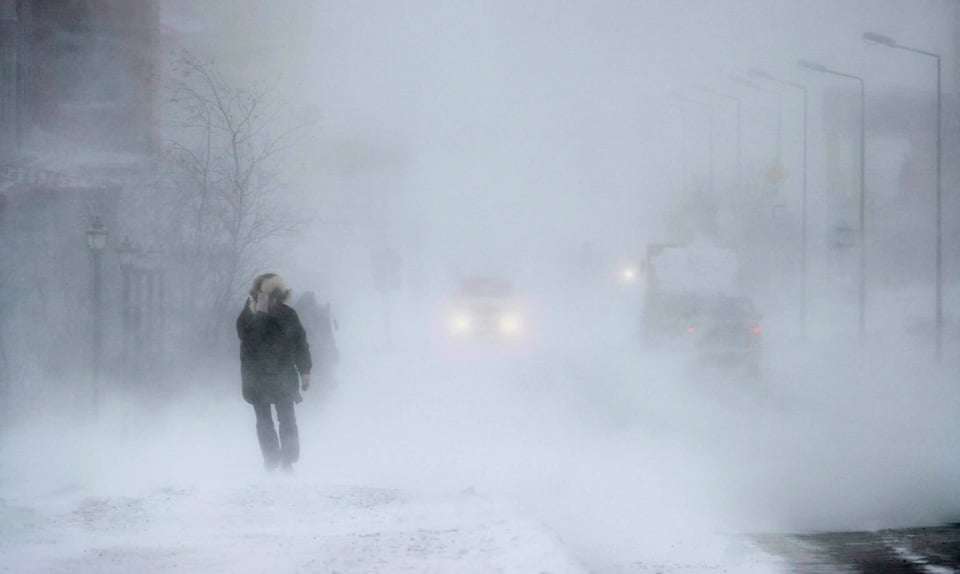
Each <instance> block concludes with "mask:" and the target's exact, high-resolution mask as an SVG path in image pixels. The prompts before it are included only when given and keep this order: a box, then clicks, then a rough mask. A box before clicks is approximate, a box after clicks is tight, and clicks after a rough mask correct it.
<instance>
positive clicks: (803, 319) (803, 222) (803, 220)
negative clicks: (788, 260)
mask: <svg viewBox="0 0 960 574" xmlns="http://www.w3.org/2000/svg"><path fill="white" fill-rule="evenodd" d="M747 73H748V74H749V75H750V77H751V78H755V79H758V80H766V81H768V82H773V83H775V84H780V85H782V86H788V87H791V88H795V89H798V90H800V92H801V93H802V94H803V191H802V194H801V200H800V229H801V231H800V326H801V328H802V329H803V330H804V331H806V327H807V251H808V245H807V86H805V85H803V84H799V83H797V82H791V81H789V80H783V79H780V78H777V77H775V76H773V75H771V74H769V73H768V72H765V71H763V70H750V71H749V72H747Z"/></svg>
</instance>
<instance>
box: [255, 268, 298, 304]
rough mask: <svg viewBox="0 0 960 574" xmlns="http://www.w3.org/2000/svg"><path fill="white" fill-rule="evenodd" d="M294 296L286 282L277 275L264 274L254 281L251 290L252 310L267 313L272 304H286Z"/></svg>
mask: <svg viewBox="0 0 960 574" xmlns="http://www.w3.org/2000/svg"><path fill="white" fill-rule="evenodd" d="M292 296H293V291H292V290H291V289H290V288H289V287H287V283H286V281H284V280H283V277H280V276H279V275H277V274H276V273H264V274H263V275H258V276H257V277H256V278H255V279H254V280H253V286H252V288H251V289H250V309H251V310H252V311H257V310H260V311H265V310H266V309H267V308H268V306H269V305H270V304H272V303H286V302H287V301H289V300H290V297H292Z"/></svg>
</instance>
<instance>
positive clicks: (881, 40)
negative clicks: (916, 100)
mask: <svg viewBox="0 0 960 574" xmlns="http://www.w3.org/2000/svg"><path fill="white" fill-rule="evenodd" d="M863 41H864V42H867V43H868V44H876V45H878V46H886V47H888V48H894V49H896V50H904V51H906V52H913V53H914V54H921V55H923V56H928V57H930V58H934V59H935V60H936V61H937V196H936V197H937V199H936V204H937V239H936V295H935V296H934V298H935V303H934V305H935V309H936V311H935V313H936V315H935V317H936V319H935V322H936V346H937V361H938V362H939V361H941V360H942V359H943V209H942V207H943V191H942V188H941V183H940V182H941V177H940V162H941V158H942V157H943V146H942V129H943V128H942V126H943V117H942V113H943V103H942V94H941V92H940V86H941V83H942V74H941V67H940V54H936V53H934V52H928V51H926V50H920V49H918V48H911V47H909V46H903V45H901V44H899V43H898V42H897V41H896V40H894V39H893V38H890V37H887V36H883V35H881V34H876V33H874V32H864V34H863Z"/></svg>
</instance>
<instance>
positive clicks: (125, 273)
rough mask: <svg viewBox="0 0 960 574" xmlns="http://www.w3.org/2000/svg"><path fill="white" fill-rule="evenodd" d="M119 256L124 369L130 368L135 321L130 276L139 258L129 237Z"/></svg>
mask: <svg viewBox="0 0 960 574" xmlns="http://www.w3.org/2000/svg"><path fill="white" fill-rule="evenodd" d="M117 255H118V256H119V257H120V274H121V276H122V281H123V293H122V298H123V306H122V307H121V314H122V318H123V320H122V323H123V363H124V369H127V368H129V363H130V334H131V330H132V329H131V327H132V324H133V321H132V319H131V315H130V274H131V272H132V271H133V264H134V261H135V259H136V257H137V249H136V247H134V245H133V242H131V241H130V238H129V237H124V238H123V241H122V242H120V246H119V247H117Z"/></svg>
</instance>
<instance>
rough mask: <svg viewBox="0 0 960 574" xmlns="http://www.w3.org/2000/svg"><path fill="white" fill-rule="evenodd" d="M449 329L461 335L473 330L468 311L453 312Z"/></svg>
mask: <svg viewBox="0 0 960 574" xmlns="http://www.w3.org/2000/svg"><path fill="white" fill-rule="evenodd" d="M450 330H451V331H453V332H454V334H457V335H462V334H466V333H469V332H470V331H472V330H473V317H471V316H470V314H469V313H454V315H453V316H452V317H451V318H450Z"/></svg>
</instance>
